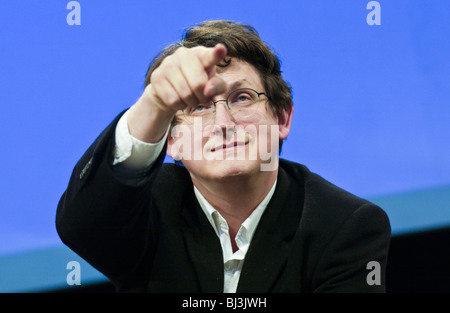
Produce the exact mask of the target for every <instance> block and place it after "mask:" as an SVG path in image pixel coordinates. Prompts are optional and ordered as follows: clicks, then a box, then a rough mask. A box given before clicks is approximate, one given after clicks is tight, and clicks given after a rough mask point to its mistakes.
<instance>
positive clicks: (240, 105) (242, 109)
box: [182, 88, 270, 124]
mask: <svg viewBox="0 0 450 313" xmlns="http://www.w3.org/2000/svg"><path fill="white" fill-rule="evenodd" d="M262 95H264V96H266V97H267V98H268V99H269V100H270V97H269V96H268V95H267V94H266V93H265V92H257V91H256V90H254V89H251V88H241V89H236V90H235V91H233V92H231V93H230V94H229V95H228V97H227V98H226V99H222V100H217V101H211V102H210V103H208V104H200V105H197V106H196V107H189V108H186V109H184V110H183V115H182V116H183V118H184V119H185V120H186V122H187V123H193V122H194V118H196V117H201V118H202V119H201V120H202V123H203V124H210V123H212V122H214V114H215V113H216V103H218V102H222V101H223V102H225V104H226V108H227V110H228V112H230V114H231V115H232V116H233V118H235V119H236V120H242V119H245V118H249V117H250V116H252V114H253V113H254V112H255V108H254V106H253V105H254V104H255V103H257V102H259V101H261V96H262Z"/></svg>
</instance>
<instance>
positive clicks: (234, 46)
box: [145, 20, 292, 150]
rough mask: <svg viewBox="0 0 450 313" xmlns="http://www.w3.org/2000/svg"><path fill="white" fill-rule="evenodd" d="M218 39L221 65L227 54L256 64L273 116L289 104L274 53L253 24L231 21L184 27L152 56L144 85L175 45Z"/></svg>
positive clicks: (202, 43)
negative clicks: (224, 49)
mask: <svg viewBox="0 0 450 313" xmlns="http://www.w3.org/2000/svg"><path fill="white" fill-rule="evenodd" d="M218 43H222V44H224V45H225V46H226V47H227V58H226V59H225V60H224V63H223V64H221V66H227V65H228V64H229V63H230V62H231V58H236V59H239V60H242V61H245V62H247V63H249V64H251V65H253V66H254V67H255V68H256V70H257V71H258V73H259V75H260V78H261V81H262V84H263V86H264V89H265V92H266V93H267V94H268V95H269V97H270V107H271V109H272V112H273V114H274V115H275V116H278V117H279V116H280V115H281V113H282V112H283V110H287V109H289V108H290V107H291V106H292V94H291V87H290V86H288V84H287V83H286V82H285V81H284V79H283V78H282V76H281V69H280V61H279V59H278V57H277V56H276V55H275V53H274V52H273V51H272V50H271V49H270V48H269V47H268V46H267V44H265V43H264V42H263V41H262V40H261V38H260V37H259V34H258V32H257V31H256V29H255V28H253V27H252V26H250V25H246V24H241V23H236V22H233V21H224V20H219V21H206V22H203V23H201V24H198V25H196V26H193V27H191V28H189V29H187V30H186V31H185V32H184V34H183V36H182V39H181V41H177V42H175V43H173V44H171V45H170V46H168V47H166V48H165V49H163V50H162V51H160V52H159V54H158V55H157V56H156V57H155V58H154V59H153V61H152V62H151V64H150V66H149V68H148V70H147V74H146V78H145V86H147V85H148V84H150V78H151V75H152V73H153V71H154V70H155V69H156V68H157V67H158V66H159V65H161V63H162V61H163V60H164V59H165V58H166V57H167V56H169V55H171V54H173V53H174V52H175V51H176V50H177V49H178V48H180V47H186V48H192V47H195V46H205V47H214V46H215V45H216V44H218ZM280 150H281V141H280Z"/></svg>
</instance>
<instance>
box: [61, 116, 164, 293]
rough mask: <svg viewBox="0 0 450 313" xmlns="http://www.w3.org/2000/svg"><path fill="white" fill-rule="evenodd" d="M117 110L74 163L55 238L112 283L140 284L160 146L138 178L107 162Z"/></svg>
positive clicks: (149, 249)
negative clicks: (116, 169)
mask: <svg viewBox="0 0 450 313" xmlns="http://www.w3.org/2000/svg"><path fill="white" fill-rule="evenodd" d="M123 113H124V112H122V113H121V114H120V115H119V116H118V117H117V118H116V119H114V121H113V122H112V123H111V124H110V125H109V126H108V127H107V128H106V129H105V130H104V131H103V132H102V134H101V135H100V136H99V137H98V138H97V139H96V140H95V142H94V143H93V144H92V145H91V146H90V147H89V149H88V150H87V151H86V153H85V154H84V155H83V156H82V158H81V159H80V160H79V161H78V163H77V164H76V166H75V168H74V170H73V173H72V176H71V178H70V181H69V184H68V187H67V189H66V191H65V192H64V194H63V195H62V197H61V199H60V201H59V204H58V208H57V213H56V229H57V232H58V234H59V236H60V238H61V240H62V241H63V242H64V243H65V244H66V245H67V246H68V247H69V248H71V249H72V250H73V251H74V252H76V253H77V254H78V255H80V256H81V257H82V258H83V259H85V260H86V261H87V262H89V263H90V264H91V265H92V266H93V267H95V268H96V269H98V270H99V271H100V272H102V273H103V274H104V275H105V276H107V277H108V278H110V279H111V280H112V281H113V283H114V284H115V285H116V287H117V288H118V289H141V288H142V289H145V287H146V286H145V282H146V279H147V277H148V275H147V273H146V271H148V269H149V268H151V266H149V264H151V262H152V256H153V250H154V247H155V240H156V234H157V232H158V229H157V225H156V223H154V221H155V219H156V218H157V217H156V216H155V215H156V213H155V212H153V211H152V210H151V201H152V200H151V197H150V195H151V188H152V183H153V181H154V180H155V177H156V175H157V173H158V170H159V168H160V167H161V164H162V162H163V160H164V157H165V153H164V152H165V149H163V151H162V152H161V154H160V155H159V156H158V159H157V160H156V161H155V163H154V164H153V165H152V166H151V167H150V168H149V169H147V170H146V171H145V172H143V173H141V177H138V178H139V179H138V180H136V179H133V180H132V181H133V182H132V183H131V182H130V180H127V179H123V178H122V177H120V173H118V172H116V171H114V170H113V168H112V165H111V164H112V156H113V154H112V149H113V146H114V142H115V140H114V133H115V127H116V125H117V122H118V121H119V119H120V117H121V115H122V114H123Z"/></svg>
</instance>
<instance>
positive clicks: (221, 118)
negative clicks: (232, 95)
mask: <svg viewBox="0 0 450 313" xmlns="http://www.w3.org/2000/svg"><path fill="white" fill-rule="evenodd" d="M235 126H236V121H235V120H234V118H233V116H232V115H231V113H230V111H229V110H228V108H227V104H226V102H225V101H218V102H216V113H215V116H214V132H215V133H216V134H218V133H219V132H220V133H221V134H222V135H226V134H227V133H229V132H230V131H232V132H234V128H235ZM224 130H225V132H224Z"/></svg>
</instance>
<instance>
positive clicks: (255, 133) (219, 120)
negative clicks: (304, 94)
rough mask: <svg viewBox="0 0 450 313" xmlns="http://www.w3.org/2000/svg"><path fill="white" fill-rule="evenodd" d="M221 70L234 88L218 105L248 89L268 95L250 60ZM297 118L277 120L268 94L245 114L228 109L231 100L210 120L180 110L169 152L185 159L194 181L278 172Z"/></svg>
mask: <svg viewBox="0 0 450 313" xmlns="http://www.w3.org/2000/svg"><path fill="white" fill-rule="evenodd" d="M217 71H218V74H217V75H220V76H221V78H222V79H224V80H225V81H226V82H227V87H228V90H227V91H226V92H225V93H224V94H221V95H219V96H218V97H215V98H214V99H212V100H213V101H217V100H222V99H227V97H228V96H229V95H230V93H232V92H233V91H235V90H237V89H242V88H251V89H253V90H255V91H257V92H258V93H260V92H265V90H264V89H263V85H262V82H261V79H260V76H259V74H258V72H257V70H256V69H255V68H254V67H253V66H252V65H250V64H248V63H246V62H243V61H240V60H237V59H232V62H231V63H230V65H228V66H227V67H225V68H217ZM243 96H245V95H243ZM241 99H242V101H243V100H244V99H245V97H244V98H241ZM238 100H239V99H238ZM201 109H202V108H199V109H197V110H198V111H201ZM291 117H292V111H290V112H284V114H282V116H281V117H280V118H278V117H276V116H274V115H273V113H272V110H271V109H270V107H269V100H268V98H267V97H266V96H265V95H261V96H260V97H259V99H258V100H257V101H256V102H255V103H254V104H253V105H252V106H251V107H249V108H248V109H247V111H246V113H245V114H242V113H239V114H238V113H236V114H235V112H234V111H233V109H232V111H228V109H227V106H226V103H225V101H220V102H217V103H216V108H215V113H213V114H212V115H210V118H208V119H207V118H205V117H204V116H203V117H199V116H197V117H191V118H190V119H186V116H185V113H183V112H181V111H179V112H178V113H177V118H178V120H179V123H178V124H177V125H176V126H174V128H173V129H172V131H171V134H170V135H169V140H168V147H167V153H168V154H169V155H170V156H171V157H172V158H174V159H177V160H181V161H182V163H183V164H184V166H185V167H186V169H187V170H188V171H189V172H190V174H191V177H192V178H193V180H214V181H216V182H218V181H226V180H227V179H230V178H233V177H237V176H243V175H246V176H249V175H250V176H251V175H252V174H257V173H260V172H263V171H275V170H276V169H277V168H278V142H279V140H283V139H285V138H286V137H287V134H288V133H289V128H290V121H291Z"/></svg>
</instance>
